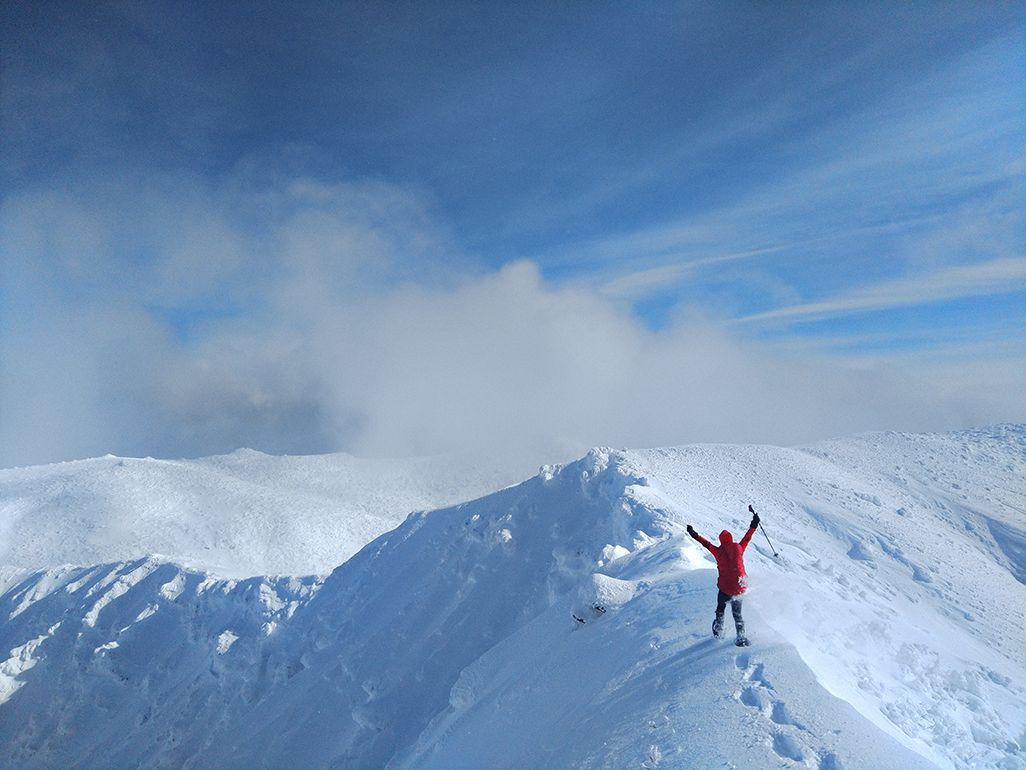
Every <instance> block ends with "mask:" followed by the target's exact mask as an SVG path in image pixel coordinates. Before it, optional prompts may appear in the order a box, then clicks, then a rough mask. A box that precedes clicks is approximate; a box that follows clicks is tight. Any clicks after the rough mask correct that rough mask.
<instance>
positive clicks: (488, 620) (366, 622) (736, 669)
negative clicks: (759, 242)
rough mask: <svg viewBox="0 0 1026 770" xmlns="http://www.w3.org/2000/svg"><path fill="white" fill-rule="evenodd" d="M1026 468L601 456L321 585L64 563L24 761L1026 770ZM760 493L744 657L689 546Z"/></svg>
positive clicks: (416, 520)
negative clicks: (695, 534)
mask: <svg viewBox="0 0 1026 770" xmlns="http://www.w3.org/2000/svg"><path fill="white" fill-rule="evenodd" d="M1023 478H1026V429H1024V428H1023V427H1022V426H1002V427H998V428H995V429H990V430H981V431H969V432H963V433H956V434H947V435H927V436H921V435H920V436H914V435H902V434H872V435H866V436H858V437H853V438H849V439H842V440H838V441H833V442H825V443H821V444H817V445H815V446H813V447H809V448H806V449H782V448H778V447H760V446H688V447H680V448H676V449H659V450H645V451H635V452H616V451H610V450H594V451H592V452H591V453H589V455H588V456H587V457H585V458H583V459H581V460H579V461H577V462H575V463H571V464H569V465H567V466H564V467H554V468H545V469H543V470H542V472H541V473H540V474H539V475H538V476H537V477H535V478H532V479H530V480H528V481H526V482H524V483H523V484H520V485H518V486H515V487H511V488H507V489H504V490H502V491H500V492H497V493H494V494H492V495H489V496H487V497H484V498H480V499H478V500H475V501H473V502H469V503H465V504H461V505H457V506H454V507H450V508H445V509H440V510H436V511H432V512H430V513H417V514H413V515H411V516H410V517H409V518H408V519H407V520H406V521H405V522H404V523H403V524H402V525H401V526H400V527H398V528H397V529H395V530H394V531H391V532H388V533H387V534H385V535H382V536H381V537H379V538H378V539H376V540H375V541H373V542H372V543H370V544H369V545H368V546H367V547H366V548H364V549H363V550H361V551H360V552H359V553H358V554H357V555H356V556H354V557H353V558H352V559H350V560H348V561H347V562H345V563H344V564H342V566H340V567H339V568H338V569H336V570H335V571H334V572H333V573H332V574H331V575H330V576H329V577H327V578H325V579H323V580H321V579H315V578H305V579H297V578H276V579H265V578H252V579H249V580H243V581H234V580H214V579H211V578H208V577H207V576H205V575H203V574H200V573H197V572H195V571H191V570H188V569H183V568H181V567H179V566H176V565H174V564H170V563H166V562H164V561H161V560H159V559H153V558H150V559H142V560H137V561H133V562H130V563H122V564H111V565H105V566H99V567H89V568H62V569H58V570H46V571H41V572H38V573H36V574H34V575H32V576H30V577H28V578H27V579H25V580H24V581H22V582H21V583H20V584H19V585H18V586H17V587H15V588H13V589H11V590H10V591H8V592H7V593H6V594H4V595H3V596H2V597H0V616H2V617H4V618H5V619H6V620H5V622H4V624H3V626H0V651H8V650H9V651H10V652H8V653H7V660H6V661H4V662H2V663H0V700H2V701H3V702H2V703H0V765H3V766H5V767H55V766H81V767H98V766H141V767H164V766H175V767H179V766H182V767H285V766H288V767H367V768H371V767H386V766H387V767H393V768H414V767H422V768H461V767H465V768H479V767H489V768H492V767H495V768H498V767H508V768H523V767H532V768H536V767H539V768H540V767H553V768H562V767H609V768H622V767H680V768H713V767H717V768H719V767H731V766H734V767H744V768H771V767H772V768H776V767H813V768H822V769H823V770H828V769H829V768H841V767H844V768H859V767H874V768H919V767H923V768H925V767H958V768H969V767H1003V768H1024V767H1026V753H1024V751H1023V748H1022V745H1023V744H1024V742H1026V741H1024V737H1026V736H1024V731H1026V655H1024V652H1023V646H1022V644H1021V641H1020V640H1021V635H1022V629H1023V627H1024V617H1023V616H1024V614H1026V586H1024V584H1023V583H1022V575H1023V571H1024V567H1026V565H1024V563H1023V548H1022V543H1023V540H1024V534H1023V533H1024V530H1026V489H1024V485H1023V481H1022V480H1023ZM749 502H754V503H755V504H756V506H757V507H758V508H759V509H760V510H761V511H762V513H763V516H764V522H765V524H766V526H767V530H768V532H769V534H770V536H771V537H773V544H774V545H775V546H776V549H777V551H778V553H779V554H780V555H779V556H778V557H774V556H773V555H772V552H771V551H770V550H769V549H768V547H767V543H766V540H765V539H764V537H763V536H762V535H761V534H760V535H759V536H758V538H757V539H756V540H753V544H752V546H751V547H750V548H749V551H748V555H747V559H746V561H747V564H748V567H749V570H748V571H749V576H750V580H751V584H752V586H753V588H752V589H751V591H750V592H749V594H748V595H746V599H745V616H746V620H747V622H748V626H749V634H750V636H752V637H753V639H754V642H755V643H754V646H753V647H750V648H747V649H738V648H736V647H734V646H733V645H732V644H731V643H730V641H729V640H727V641H719V640H713V639H711V638H710V636H709V633H708V628H709V624H710V622H711V615H712V608H713V604H714V600H715V587H714V582H715V573H714V572H713V571H712V569H711V566H712V565H711V563H710V561H709V558H708V557H707V555H706V554H705V552H704V550H703V549H701V547H700V546H698V545H697V544H696V543H695V542H694V541H692V540H691V539H690V538H688V537H687V536H686V535H684V534H683V527H684V525H685V524H686V523H688V522H690V523H693V524H694V525H695V526H696V527H697V528H698V529H699V531H702V532H704V533H705V534H706V535H715V533H716V532H718V531H719V529H721V528H722V527H723V526H728V527H730V528H731V529H732V530H733V531H734V532H735V533H736V534H738V535H740V534H741V530H742V529H743V528H744V526H745V524H746V523H747V518H748V516H747V513H746V512H745V507H746V505H747V504H748V503H749ZM595 605H599V606H601V607H603V608H605V612H599V611H598V610H596V609H595V608H594V607H595ZM574 616H577V617H579V618H581V619H582V620H584V621H585V622H583V623H581V622H578V621H577V620H575V619H574ZM728 626H729V619H728Z"/></svg>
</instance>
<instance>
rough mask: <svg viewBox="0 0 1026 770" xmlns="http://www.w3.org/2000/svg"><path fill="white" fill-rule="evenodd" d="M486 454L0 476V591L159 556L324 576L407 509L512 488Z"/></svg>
mask: <svg viewBox="0 0 1026 770" xmlns="http://www.w3.org/2000/svg"><path fill="white" fill-rule="evenodd" d="M502 468H503V466H502V465H501V464H500V463H498V462H495V463H490V462H489V460H488V458H476V459H475V460H474V461H470V460H468V458H458V457H433V458H418V459H410V460H365V459H359V458H356V457H352V456H351V455H345V454H334V455H314V456H301V457H272V456H269V455H265V454H262V453H260V452H255V451H253V450H248V449H243V450H239V451H238V452H234V453H233V454H230V455H224V456H220V457H210V458H205V459H200V460H154V459H152V458H145V459H131V458H119V457H102V458H97V459H94V460H82V461H78V462H69V463H60V464H57V465H46V466H39V467H35V468H14V469H9V470H0V587H2V586H3V585H4V584H5V582H8V581H9V578H10V577H11V576H12V575H16V574H18V573H19V572H22V573H23V572H24V571H26V570H37V569H42V568H44V567H52V566H59V565H61V564H98V563H103V562H113V561H122V560H128V559H134V558H136V557H138V556H141V555H145V554H164V555H166V556H167V557H168V558H170V559H173V560H175V561H176V562H178V563H180V564H184V565H187V566H190V567H192V568H194V569H198V570H205V571H210V572H212V573H214V574H217V575H218V576H220V577H232V578H240V577H249V576H251V575H264V574H306V573H327V572H330V571H331V570H332V569H333V568H334V567H335V566H336V565H338V564H340V563H341V562H343V561H345V560H346V559H348V558H349V557H350V556H352V555H353V554H354V553H356V552H357V551H358V550H359V549H360V548H362V547H363V546H364V545H366V544H367V543H368V542H370V541H371V540H373V539H374V538H375V537H377V536H378V535H380V534H382V533H383V532H387V531H388V530H390V529H393V528H394V527H396V526H398V525H399V524H400V523H402V520H403V519H404V518H405V517H406V515H407V514H408V513H409V512H410V511H414V510H423V509H426V508H438V507H440V506H443V505H452V504H453V503H458V502H462V501H464V500H470V499H472V498H474V497H479V496H480V495H484V494H487V493H488V492H492V491H494V490H495V489H497V488H499V487H502V486H506V485H508V484H512V483H514V482H516V481H519V480H520V479H519V478H516V477H515V476H512V475H510V472H509V471H508V470H503V469H502Z"/></svg>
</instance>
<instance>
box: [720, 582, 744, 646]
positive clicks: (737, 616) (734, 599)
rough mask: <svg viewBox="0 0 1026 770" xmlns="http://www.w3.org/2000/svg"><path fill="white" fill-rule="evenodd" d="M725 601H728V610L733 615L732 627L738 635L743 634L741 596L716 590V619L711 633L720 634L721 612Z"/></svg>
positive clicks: (721, 627) (721, 626)
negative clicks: (729, 594)
mask: <svg viewBox="0 0 1026 770" xmlns="http://www.w3.org/2000/svg"><path fill="white" fill-rule="evenodd" d="M727 602H730V612H731V614H732V615H733V616H734V628H735V629H737V635H738V636H744V635H745V621H744V618H742V617H741V597H740V596H728V595H727V594H725V593H723V591H717V592H716V619H715V620H714V621H713V633H714V634H716V636H719V635H720V631H722V630H723V612H724V610H726V609H727Z"/></svg>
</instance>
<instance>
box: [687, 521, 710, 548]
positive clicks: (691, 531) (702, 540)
mask: <svg viewBox="0 0 1026 770" xmlns="http://www.w3.org/2000/svg"><path fill="white" fill-rule="evenodd" d="M688 534H689V535H691V537H693V538H695V540H697V541H698V542H699V543H701V544H702V545H704V546H705V547H706V548H708V549H709V553H711V554H713V555H715V554H716V548H715V546H713V544H712V543H710V542H709V541H708V540H706V539H705V538H704V537H702V536H701V535H700V534H698V533H697V532H695V528H694V527H692V526H691V525H690V524H688Z"/></svg>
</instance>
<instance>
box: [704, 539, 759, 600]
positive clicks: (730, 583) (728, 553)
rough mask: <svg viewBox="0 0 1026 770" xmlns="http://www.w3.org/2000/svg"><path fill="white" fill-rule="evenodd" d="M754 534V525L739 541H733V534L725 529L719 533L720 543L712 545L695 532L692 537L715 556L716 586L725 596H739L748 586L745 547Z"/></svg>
mask: <svg viewBox="0 0 1026 770" xmlns="http://www.w3.org/2000/svg"><path fill="white" fill-rule="evenodd" d="M754 534H755V527H751V528H750V529H749V530H748V531H747V532H745V536H744V537H743V538H741V542H740V543H735V542H734V536H733V535H731V534H730V533H729V532H728V531H727V530H723V531H722V532H721V533H720V544H719V545H718V546H717V545H713V544H712V543H710V542H709V541H708V540H706V539H705V538H704V537H702V536H701V535H699V534H697V533H696V534H695V535H693V536H692V537H694V538H695V540H697V541H698V542H699V543H701V544H702V545H704V546H705V547H706V548H708V549H709V552H710V553H711V554H712V555H713V556H714V557H715V558H716V569H717V570H718V571H719V573H720V577H719V579H718V580H717V581H716V587H717V588H719V589H720V590H721V591H723V593H725V594H727V596H740V595H741V594H743V593H744V592H745V589H746V588H748V578H747V577H745V559H744V555H745V549H746V548H747V547H748V542H749V541H750V540H751V539H752V535H754Z"/></svg>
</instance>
